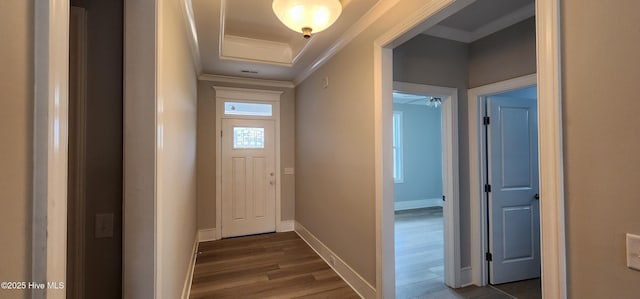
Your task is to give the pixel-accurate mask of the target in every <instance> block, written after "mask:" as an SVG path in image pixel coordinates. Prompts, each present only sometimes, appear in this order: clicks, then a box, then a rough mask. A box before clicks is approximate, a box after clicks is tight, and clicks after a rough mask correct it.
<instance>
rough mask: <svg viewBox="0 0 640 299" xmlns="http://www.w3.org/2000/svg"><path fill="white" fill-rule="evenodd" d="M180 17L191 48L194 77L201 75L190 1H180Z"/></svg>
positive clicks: (198, 49) (196, 33)
mask: <svg viewBox="0 0 640 299" xmlns="http://www.w3.org/2000/svg"><path fill="white" fill-rule="evenodd" d="M182 2H183V3H182V5H180V6H181V7H182V15H183V16H184V22H185V24H184V25H185V27H186V28H185V29H186V30H187V35H188V36H189V46H190V47H191V56H192V59H193V64H194V67H195V70H196V75H200V74H202V59H201V58H200V45H199V44H198V31H197V30H196V22H195V19H194V17H193V5H192V3H191V0H183V1H182Z"/></svg>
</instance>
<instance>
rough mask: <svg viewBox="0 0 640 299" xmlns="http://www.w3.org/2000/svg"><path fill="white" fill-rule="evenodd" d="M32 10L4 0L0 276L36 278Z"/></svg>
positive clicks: (17, 0) (12, 294)
mask: <svg viewBox="0 0 640 299" xmlns="http://www.w3.org/2000/svg"><path fill="white" fill-rule="evenodd" d="M33 15H34V7H33V1H25V0H8V1H0V40H2V41H3V42H2V45H0V65H2V70H0V101H2V109H0V140H2V142H0V203H2V208H0V233H1V234H2V242H0V281H29V280H30V278H31V212H32V211H31V209H32V207H31V202H32V191H31V190H32V169H33V163H32V159H33V151H32V147H33V142H32V139H33V137H32V136H33V134H32V132H33V96H34V94H33V84H34V81H33V67H34V65H33V55H34V53H33V21H34V19H33ZM27 296H28V293H27V292H25V291H13V290H11V291H10V290H2V289H0V298H28V297H27Z"/></svg>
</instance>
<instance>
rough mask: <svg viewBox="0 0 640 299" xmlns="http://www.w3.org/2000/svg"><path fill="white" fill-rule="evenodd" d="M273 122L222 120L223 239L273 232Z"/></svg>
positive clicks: (274, 189)
mask: <svg viewBox="0 0 640 299" xmlns="http://www.w3.org/2000/svg"><path fill="white" fill-rule="evenodd" d="M274 128H275V125H274V121H273V120H251V119H223V120H222V139H221V141H222V143H221V144H222V190H221V193H222V202H221V204H222V237H223V238H224V237H234V236H243V235H251V234H258V233H266V232H273V231H275V230H276V216H275V212H276V211H275V207H276V201H275V198H276V176H275V150H274V148H275V138H274V133H275V132H274V131H275V129H274Z"/></svg>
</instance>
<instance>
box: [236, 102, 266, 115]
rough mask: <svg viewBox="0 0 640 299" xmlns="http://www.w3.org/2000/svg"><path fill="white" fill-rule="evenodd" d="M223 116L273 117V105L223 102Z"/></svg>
mask: <svg viewBox="0 0 640 299" xmlns="http://www.w3.org/2000/svg"><path fill="white" fill-rule="evenodd" d="M224 114H225V115H247V116H273V105H272V104H262V103H242V102H224Z"/></svg>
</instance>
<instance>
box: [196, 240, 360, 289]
mask: <svg viewBox="0 0 640 299" xmlns="http://www.w3.org/2000/svg"><path fill="white" fill-rule="evenodd" d="M198 252H199V254H198V257H197V260H196V267H195V270H194V275H193V283H192V286H191V296H190V298H192V299H203V298H360V297H359V296H358V295H357V294H356V293H355V292H354V291H353V290H352V289H351V288H350V287H349V286H348V285H347V284H346V283H345V282H344V281H343V280H342V279H341V278H340V276H338V275H337V274H336V273H335V272H334V271H333V270H332V269H331V268H330V267H329V266H328V265H327V264H326V263H325V262H324V261H323V260H322V259H321V258H320V257H319V256H318V255H317V254H316V253H315V252H314V251H313V250H312V249H311V248H310V247H309V246H308V245H307V243H305V242H304V241H303V240H302V239H300V237H299V236H298V235H297V234H296V233H294V232H288V233H274V234H265V235H256V236H248V237H241V238H233V239H225V240H219V241H212V242H205V243H201V244H200V246H199V248H198Z"/></svg>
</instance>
